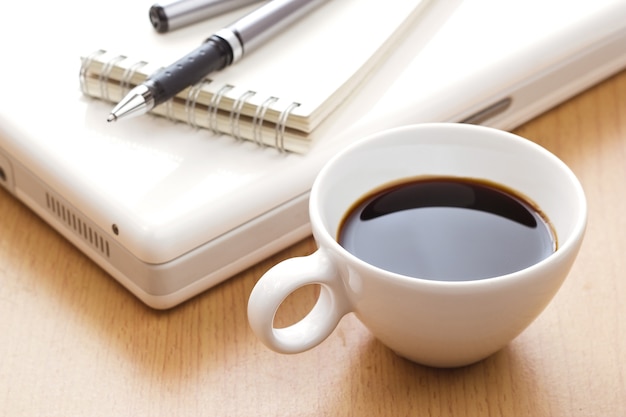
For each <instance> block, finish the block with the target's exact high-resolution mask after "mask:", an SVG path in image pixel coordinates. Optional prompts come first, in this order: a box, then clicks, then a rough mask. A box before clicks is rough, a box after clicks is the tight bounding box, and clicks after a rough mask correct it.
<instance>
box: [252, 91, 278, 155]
mask: <svg viewBox="0 0 626 417" xmlns="http://www.w3.org/2000/svg"><path fill="white" fill-rule="evenodd" d="M277 101H278V97H274V96H271V97H268V98H267V99H266V100H265V101H264V102H263V103H262V104H261V105H260V106H259V107H257V109H256V112H255V114H254V118H253V119H252V140H253V141H254V143H256V144H257V145H259V146H265V142H264V141H263V121H264V120H265V113H267V109H268V108H269V107H270V106H271V105H272V104H274V103H275V102H277Z"/></svg>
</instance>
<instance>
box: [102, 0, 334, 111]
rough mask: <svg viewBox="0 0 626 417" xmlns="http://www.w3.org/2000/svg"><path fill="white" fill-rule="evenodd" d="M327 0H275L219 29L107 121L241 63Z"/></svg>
mask: <svg viewBox="0 0 626 417" xmlns="http://www.w3.org/2000/svg"><path fill="white" fill-rule="evenodd" d="M325 1H327V0H272V1H270V2H268V3H266V4H264V5H263V6H261V7H259V8H257V9H255V10H254V11H252V12H251V13H249V14H247V15H245V16H244V17H242V18H241V19H239V20H237V21H236V22H234V23H232V24H230V25H228V26H226V27H225V28H223V29H220V30H218V31H217V32H215V34H213V35H212V36H211V37H209V38H208V39H207V40H206V41H205V42H204V43H203V44H202V45H200V46H199V47H198V48H197V49H195V50H193V51H192V52H191V53H189V54H187V55H186V56H184V57H183V58H181V59H179V60H178V61H176V62H174V63H173V64H171V65H170V66H168V67H167V68H165V69H163V70H160V71H157V72H156V73H155V74H153V75H151V76H150V77H149V78H148V79H147V80H146V81H145V82H144V83H143V84H141V85H138V86H137V87H135V88H133V89H132V90H131V91H130V92H129V93H128V94H127V95H126V96H125V97H124V98H123V99H122V100H121V101H120V102H119V103H118V104H117V106H115V107H114V108H113V110H111V113H110V114H109V117H108V118H107V120H108V121H109V122H113V121H116V120H118V119H120V118H123V117H130V116H138V115H141V114H145V113H147V112H149V111H150V110H152V109H153V108H154V107H155V106H157V105H159V104H161V103H163V102H165V101H167V100H169V99H170V98H172V97H174V96H175V95H176V94H178V93H179V92H181V91H182V90H184V89H185V88H187V87H189V86H191V85H193V84H196V83H197V82H199V81H200V80H202V79H203V78H204V77H206V76H207V75H209V74H210V73H212V72H214V71H218V70H221V69H223V68H225V67H227V66H229V65H231V64H234V63H235V62H238V61H239V60H240V59H241V58H242V57H243V56H244V54H247V53H250V52H251V51H253V50H254V49H256V48H257V47H259V46H260V45H262V44H263V43H264V42H266V41H267V40H268V39H269V38H271V37H272V36H274V35H276V34H277V33H278V32H280V31H281V30H282V29H284V28H285V27H286V26H287V25H289V24H291V23H293V22H294V21H295V20H297V19H299V18H300V17H302V16H305V15H306V14H307V13H309V12H310V11H311V10H312V9H313V8H315V7H317V6H318V5H320V4H321V3H323V2H325Z"/></svg>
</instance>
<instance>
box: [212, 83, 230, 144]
mask: <svg viewBox="0 0 626 417" xmlns="http://www.w3.org/2000/svg"><path fill="white" fill-rule="evenodd" d="M233 88H235V87H233V86H232V85H230V84H226V85H224V86H223V87H222V88H220V89H219V90H218V91H217V93H215V94H214V95H213V97H212V98H211V102H210V103H209V108H208V109H207V113H208V115H209V119H208V120H209V130H211V131H212V132H213V133H215V134H218V133H219V129H218V125H217V112H218V110H219V104H220V101H222V97H224V94H226V93H227V92H229V91H230V90H232V89H233Z"/></svg>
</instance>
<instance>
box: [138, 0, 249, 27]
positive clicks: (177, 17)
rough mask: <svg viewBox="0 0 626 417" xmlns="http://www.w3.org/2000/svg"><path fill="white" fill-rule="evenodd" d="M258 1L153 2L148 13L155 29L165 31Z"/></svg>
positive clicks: (184, 0) (190, 0) (201, 0)
mask: <svg viewBox="0 0 626 417" xmlns="http://www.w3.org/2000/svg"><path fill="white" fill-rule="evenodd" d="M258 1H259V0H173V1H171V0H170V1H164V2H161V3H155V4H153V5H152V6H151V7H150V11H149V13H148V15H149V17H150V23H152V26H153V27H154V29H155V30H156V31H157V32H159V33H165V32H169V31H172V30H176V29H178V28H182V27H184V26H188V25H191V24H193V23H196V22H200V21H202V20H205V19H208V18H210V17H213V16H217V15H219V14H222V13H226V12H229V11H231V10H235V9H238V8H240V7H243V6H247V5H249V4H252V3H256V2H258Z"/></svg>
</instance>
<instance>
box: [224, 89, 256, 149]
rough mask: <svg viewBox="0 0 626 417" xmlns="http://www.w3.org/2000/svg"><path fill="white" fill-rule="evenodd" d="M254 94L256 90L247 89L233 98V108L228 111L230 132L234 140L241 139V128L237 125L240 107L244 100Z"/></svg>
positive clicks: (244, 102)
mask: <svg viewBox="0 0 626 417" xmlns="http://www.w3.org/2000/svg"><path fill="white" fill-rule="evenodd" d="M255 94H256V91H252V90H248V91H246V92H245V93H243V94H242V95H240V96H239V98H237V100H235V102H234V103H233V108H232V110H231V111H230V119H229V123H230V133H231V135H232V136H233V137H234V138H235V139H236V140H243V138H242V137H241V129H240V126H239V118H240V117H241V109H242V108H243V105H244V104H246V101H248V99H250V98H251V97H252V96H254V95H255Z"/></svg>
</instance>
